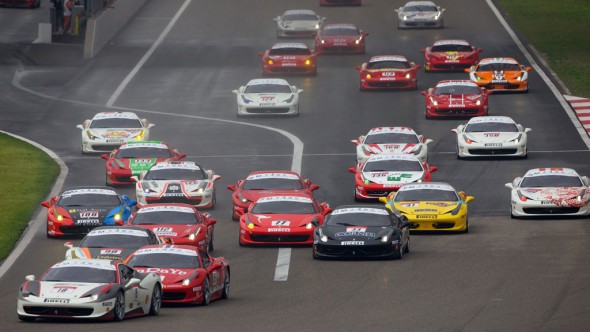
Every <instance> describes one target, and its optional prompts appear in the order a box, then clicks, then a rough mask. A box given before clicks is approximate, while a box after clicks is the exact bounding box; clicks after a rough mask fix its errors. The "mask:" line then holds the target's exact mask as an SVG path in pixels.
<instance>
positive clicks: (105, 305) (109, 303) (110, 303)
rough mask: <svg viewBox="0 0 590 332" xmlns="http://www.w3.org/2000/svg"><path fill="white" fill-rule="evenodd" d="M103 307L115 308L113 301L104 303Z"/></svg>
mask: <svg viewBox="0 0 590 332" xmlns="http://www.w3.org/2000/svg"><path fill="white" fill-rule="evenodd" d="M102 306H103V307H112V306H113V302H111V301H108V302H103V303H102Z"/></svg>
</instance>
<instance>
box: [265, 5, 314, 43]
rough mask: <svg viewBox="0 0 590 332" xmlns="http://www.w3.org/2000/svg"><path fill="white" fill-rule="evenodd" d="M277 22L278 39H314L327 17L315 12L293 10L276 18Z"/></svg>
mask: <svg viewBox="0 0 590 332" xmlns="http://www.w3.org/2000/svg"><path fill="white" fill-rule="evenodd" d="M274 20H275V21H276V22H277V37H279V38H283V37H312V36H313V34H314V33H317V32H318V31H319V30H320V28H321V27H322V25H323V24H324V21H325V20H326V18H325V17H320V16H319V15H318V14H316V13H315V12H314V11H313V10H309V9H291V10H287V11H286V12H285V13H283V15H281V16H277V17H275V18H274Z"/></svg>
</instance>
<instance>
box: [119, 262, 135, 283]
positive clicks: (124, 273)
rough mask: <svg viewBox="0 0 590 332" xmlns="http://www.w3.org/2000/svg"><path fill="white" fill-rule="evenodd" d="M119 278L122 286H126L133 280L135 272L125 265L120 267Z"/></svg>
mask: <svg viewBox="0 0 590 332" xmlns="http://www.w3.org/2000/svg"><path fill="white" fill-rule="evenodd" d="M119 278H120V280H121V284H123V285H126V284H127V283H128V282H129V280H131V278H133V270H132V269H131V268H129V267H128V266H125V265H119Z"/></svg>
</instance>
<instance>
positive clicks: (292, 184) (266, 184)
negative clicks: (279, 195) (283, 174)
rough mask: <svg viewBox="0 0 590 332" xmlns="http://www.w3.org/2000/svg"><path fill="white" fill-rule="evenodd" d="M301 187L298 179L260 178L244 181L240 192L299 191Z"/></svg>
mask: <svg viewBox="0 0 590 332" xmlns="http://www.w3.org/2000/svg"><path fill="white" fill-rule="evenodd" d="M301 189H303V185H302V184H301V181H299V179H283V178H262V179H255V180H246V181H245V182H244V185H243V186H242V190H301Z"/></svg>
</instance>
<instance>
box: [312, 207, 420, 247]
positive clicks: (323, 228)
mask: <svg viewBox="0 0 590 332" xmlns="http://www.w3.org/2000/svg"><path fill="white" fill-rule="evenodd" d="M408 252H410V231H409V223H408V220H407V219H406V218H405V217H403V216H402V217H398V216H396V215H394V214H393V213H392V212H391V211H389V210H388V209H386V208H385V207H384V206H374V205H342V206H339V207H337V208H335V209H334V211H332V213H331V214H329V215H328V216H327V217H326V221H325V222H324V224H323V225H319V226H318V227H317V228H316V229H315V231H314V234H313V258H314V259H322V258H359V257H367V258H390V259H391V258H392V259H402V257H403V256H404V254H405V253H408Z"/></svg>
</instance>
